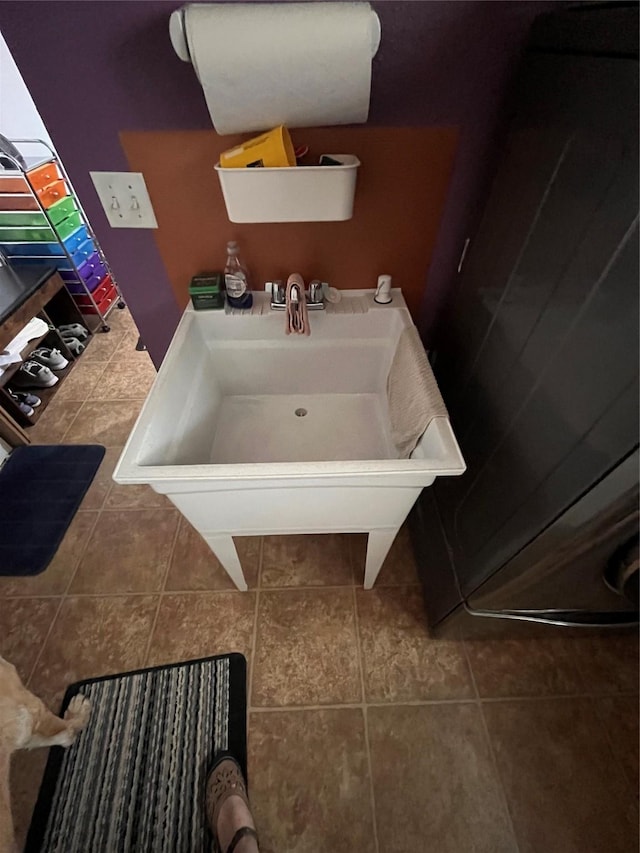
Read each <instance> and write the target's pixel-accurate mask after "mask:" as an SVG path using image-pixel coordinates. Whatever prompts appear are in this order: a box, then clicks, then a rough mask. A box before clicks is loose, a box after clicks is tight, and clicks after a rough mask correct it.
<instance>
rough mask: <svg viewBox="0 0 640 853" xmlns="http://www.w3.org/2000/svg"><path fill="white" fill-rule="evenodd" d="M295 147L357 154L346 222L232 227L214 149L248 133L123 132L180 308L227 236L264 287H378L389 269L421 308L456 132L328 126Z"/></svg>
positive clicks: (216, 264)
mask: <svg viewBox="0 0 640 853" xmlns="http://www.w3.org/2000/svg"><path fill="white" fill-rule="evenodd" d="M292 137H293V140H294V144H302V143H306V144H308V145H309V146H310V147H311V153H312V155H313V162H317V157H318V156H319V155H320V154H322V153H327V154H331V153H336V154H356V155H357V156H358V157H359V158H360V160H361V162H362V166H361V167H360V169H359V173H358V183H357V187H356V196H355V205H354V214H353V218H352V219H350V220H348V221H347V222H295V223H259V224H243V225H239V224H235V223H232V222H229V220H228V217H227V213H226V208H225V205H224V200H223V198H222V192H221V190H220V185H219V183H218V178H217V175H216V173H215V171H214V168H213V167H214V165H215V163H216V162H217V161H218V158H219V155H220V152H221V151H223V150H225V149H226V148H230V147H231V146H233V145H235V144H236V143H237V142H239V141H241V140H243V139H246V138H247V136H246V135H242V136H240V135H237V136H236V135H234V136H218V134H217V133H216V132H215V131H213V130H210V131H209V130H206V131H197V130H191V131H188V130H187V131H131V132H129V131H123V132H121V134H120V140H121V143H122V146H123V148H124V150H125V153H126V155H127V159H128V161H129V164H130V166H131V169H132V170H133V171H140V172H143V173H144V176H145V180H146V183H147V187H148V190H149V194H150V196H151V201H152V203H153V206H154V209H155V213H156V217H157V220H158V229H157V231H155V232H154V234H155V238H156V241H157V244H158V248H159V250H160V254H161V257H162V260H163V262H164V264H165V266H166V269H167V273H168V275H169V279H170V281H171V284H172V287H173V289H174V292H175V294H176V297H177V299H178V303H179V305H180V306H181V307H184V306H185V305H186V303H187V301H188V298H189V295H188V286H189V281H190V279H191V276H192V275H194V274H195V273H198V272H202V271H205V270H215V269H221V268H222V267H223V266H224V263H225V259H226V252H225V247H226V243H227V241H228V240H238V241H239V242H240V249H241V257H242V258H244V259H245V261H246V263H247V265H248V267H249V270H250V272H251V275H252V286H253V287H254V288H255V289H262V287H263V286H264V282H265V281H268V280H271V279H277V278H280V279H286V277H287V276H288V274H289V273H291V272H294V271H295V272H300V273H302V275H303V276H304V278H305V280H306V281H309V280H310V279H312V278H319V279H321V280H323V281H328V282H329V283H330V284H331V285H333V286H334V287H337V288H340V289H342V288H360V287H375V284H376V279H377V276H378V275H379V274H380V273H389V274H390V275H392V276H393V281H394V285H395V286H397V287H401V288H402V291H403V294H404V296H405V299H406V300H407V303H408V305H409V308H410V310H411V312H412V314H413V316H414V319H416V318H417V317H418V312H419V308H420V305H421V302H422V298H423V295H424V288H425V284H426V277H427V270H428V267H429V262H430V259H431V254H432V251H433V248H434V245H435V241H436V235H437V231H438V227H439V224H440V219H441V216H442V210H443V206H444V201H445V197H446V193H447V188H448V184H449V179H450V175H451V170H452V166H453V159H454V155H455V150H456V145H457V138H458V132H457V129H456V128H450V127H427V128H392V127H370V126H363V127H344V128H338V127H332V128H308V129H298V130H295V131H292Z"/></svg>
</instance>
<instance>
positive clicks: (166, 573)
mask: <svg viewBox="0 0 640 853" xmlns="http://www.w3.org/2000/svg"><path fill="white" fill-rule="evenodd" d="M179 531H180V519H179V518H178V520H177V522H176V529H175V531H174V533H173V540H172V542H171V547H170V548H169V557H168V559H167V565H166V566H165V570H164V574H163V576H162V583H161V584H160V589H159V590H158V592H157V593H142V594H143V595H157V596H158V604H157V605H156V612H155V613H154V615H153V622H152V623H151V630H150V631H149V639H148V640H147V645H146V647H145V650H144V657H143V659H142V660H143V663H142V666H148V665H149V653H150V652H151V641H152V639H153V635H154V633H155V630H156V625H157V624H158V617H159V616H160V607H161V605H162V599H163V597H164V594H165V589H164V588H165V586H166V583H167V578H168V577H169V572H170V571H171V563H172V562H173V555H174V553H175V550H176V543H177V541H178V533H179Z"/></svg>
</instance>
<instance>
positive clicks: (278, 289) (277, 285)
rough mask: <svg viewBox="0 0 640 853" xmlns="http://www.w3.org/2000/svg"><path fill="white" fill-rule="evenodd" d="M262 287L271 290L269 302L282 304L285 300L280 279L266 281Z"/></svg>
mask: <svg viewBox="0 0 640 853" xmlns="http://www.w3.org/2000/svg"><path fill="white" fill-rule="evenodd" d="M264 288H265V290H268V291H270V292H271V302H272V303H273V304H275V305H284V304H285V302H286V301H287V300H286V292H285V287H284V284H283V283H282V281H281V280H278V281H266V282H265V285H264Z"/></svg>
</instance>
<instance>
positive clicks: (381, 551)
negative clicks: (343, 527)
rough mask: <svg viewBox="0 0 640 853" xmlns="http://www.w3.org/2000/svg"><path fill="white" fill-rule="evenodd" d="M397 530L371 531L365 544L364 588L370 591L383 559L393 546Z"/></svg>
mask: <svg viewBox="0 0 640 853" xmlns="http://www.w3.org/2000/svg"><path fill="white" fill-rule="evenodd" d="M398 529H399V528H395V529H394V530H371V531H370V532H369V541H368V542H367V560H366V563H365V565H364V588H365V589H371V588H372V587H373V585H374V583H375V582H376V578H377V577H378V572H379V571H380V569H381V568H382V564H383V563H384V558H385V557H386V556H387V554H388V553H389V548H391V546H392V545H393V540H394V539H395V538H396V535H397V533H398Z"/></svg>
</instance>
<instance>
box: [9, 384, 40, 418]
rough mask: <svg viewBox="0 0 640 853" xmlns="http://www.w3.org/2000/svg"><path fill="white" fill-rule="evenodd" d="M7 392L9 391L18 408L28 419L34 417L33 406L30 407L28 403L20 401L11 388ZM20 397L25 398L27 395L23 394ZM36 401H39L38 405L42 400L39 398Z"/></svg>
mask: <svg viewBox="0 0 640 853" xmlns="http://www.w3.org/2000/svg"><path fill="white" fill-rule="evenodd" d="M7 390H8V391H9V396H10V397H11V399H12V400H13V401H14V402H15V404H16V406H17V407H18V408H19V409H20V411H21V412H22V414H23V415H26V416H27V417H28V418H30V417H31V416H32V415H33V406H28V405H27V404H26V403H24V402H23V401H22V400H21V399H20V397H19V396H18V395H17V394H15V393H14V392H13V391H12V390H11V389H10V388H8V389H7ZM20 396H22V397H24V396H27V395H25V394H21V395H20ZM29 396H31V395H29ZM36 399H37V400H38V403H39V402H40V398H39V397H38V398H36Z"/></svg>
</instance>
